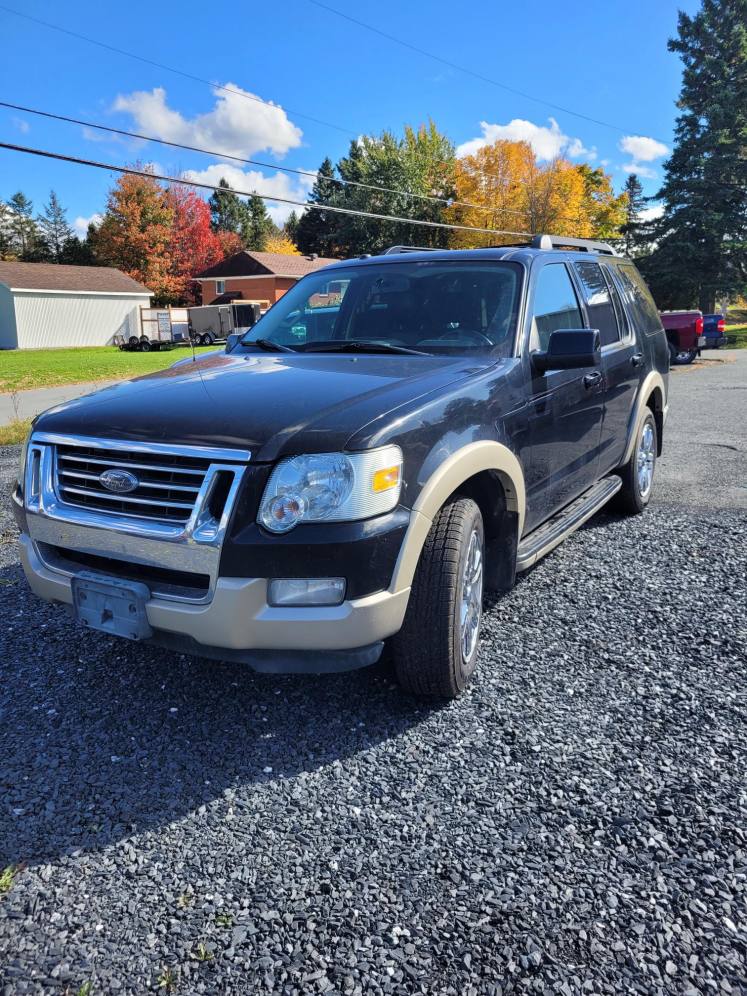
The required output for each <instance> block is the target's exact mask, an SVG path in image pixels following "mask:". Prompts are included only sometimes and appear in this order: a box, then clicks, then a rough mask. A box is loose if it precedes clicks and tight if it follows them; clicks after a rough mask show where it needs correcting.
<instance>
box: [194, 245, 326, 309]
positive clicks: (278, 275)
mask: <svg viewBox="0 0 747 996" xmlns="http://www.w3.org/2000/svg"><path fill="white" fill-rule="evenodd" d="M336 262H337V260H334V259H323V258H321V257H319V256H286V255H285V254H284V253H279V252H252V251H250V250H248V249H242V251H241V252H237V253H236V255H235V256H229V257H228V258H227V259H224V260H223V261H222V262H220V263H216V264H215V266H211V267H209V268H208V269H207V270H203V272H202V273H198V274H196V275H195V277H194V279H195V280H196V281H197V282H198V283H199V284H200V287H201V288H202V303H203V304H227V303H229V302H230V301H260V302H264V301H266V302H267V304H268V305H272V304H274V303H275V302H276V301H277V300H279V299H280V298H281V297H282V296H283V294H285V292H286V291H287V290H289V289H290V288H291V287H292V286H293V284H295V282H296V281H297V280H299V279H300V278H301V277H304V276H306V274H307V273H313V271H314V270H320V269H321V268H322V267H324V266H328V265H329V264H330V263H336Z"/></svg>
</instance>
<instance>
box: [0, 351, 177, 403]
mask: <svg viewBox="0 0 747 996" xmlns="http://www.w3.org/2000/svg"><path fill="white" fill-rule="evenodd" d="M187 355H188V350H186V349H172V350H170V351H167V352H152V353H124V352H120V350H118V349H117V348H116V347H115V346H90V347H84V348H82V349H12V350H0V392H2V393H10V392H11V391H28V390H31V389H32V388H35V387H57V386H58V385H60V384H80V383H83V382H84V381H89V380H127V379H128V378H129V377H138V376H139V375H140V374H146V373H152V372H153V371H154V370H162V369H163V368H164V367H170V366H171V364H172V363H176V361H177V360H181V359H183V358H184V357H185V356H187Z"/></svg>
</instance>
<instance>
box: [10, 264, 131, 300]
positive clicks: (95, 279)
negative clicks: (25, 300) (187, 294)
mask: <svg viewBox="0 0 747 996" xmlns="http://www.w3.org/2000/svg"><path fill="white" fill-rule="evenodd" d="M0 284H7V286H8V287H11V288H13V289H14V290H54V291H84V292H88V293H99V294H116V293H120V294H150V293H151V292H150V291H149V290H148V288H147V287H143V285H142V284H139V283H138V282H137V280H133V279H132V277H128V276H127V274H126V273H122V271H121V270H117V269H115V268H114V267H113V266H66V265H64V264H62V263H7V262H2V261H0Z"/></svg>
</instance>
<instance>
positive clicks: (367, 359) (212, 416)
mask: <svg viewBox="0 0 747 996" xmlns="http://www.w3.org/2000/svg"><path fill="white" fill-rule="evenodd" d="M484 370H485V361H484V360H475V359H474V358H471V357H463V356H461V357H443V356H404V355H403V356H395V355H389V354H356V355H352V356H351V355H349V354H324V355H320V354H313V355H312V354H297V355H293V354H289V353H278V354H274V353H273V354H266V353H262V354H257V353H250V354H247V353H242V354H239V355H236V354H226V353H217V354H211V355H209V356H206V357H204V358H203V359H201V360H197V361H196V362H195V363H190V362H181V363H179V364H177V365H176V366H173V367H169V368H168V369H166V370H162V371H160V372H158V373H154V374H149V375H147V376H145V377H139V378H138V379H136V380H131V381H125V382H123V383H121V384H115V385H114V386H112V387H107V388H104V389H103V390H101V391H97V392H95V393H94V394H89V395H86V396H85V397H82V398H78V399H76V400H75V401H69V402H66V403H65V404H62V405H58V406H56V407H55V408H50V409H49V410H48V411H46V412H44V414H43V415H41V416H40V417H39V419H38V421H37V423H36V424H35V428H37V429H40V430H44V431H45V432H59V433H66V434H72V435H87V436H99V437H101V438H104V439H107V438H108V439H122V440H128V439H129V440H143V441H148V442H158V443H181V444H192V445H196V446H199V445H205V446H229V447H237V448H241V449H249V450H251V452H252V457H253V459H254V460H258V461H264V460H275V459H276V458H277V457H278V456H280V455H283V454H285V453H289V452H295V453H298V452H320V451H324V450H338V449H343V448H344V446H345V442H346V441H347V440H348V439H349V438H350V436H351V435H352V434H353V433H354V432H356V431H357V430H358V429H360V428H361V427H362V426H364V425H366V424H367V423H369V422H371V421H372V420H374V419H380V418H381V417H382V416H384V415H387V414H388V413H390V412H393V411H394V410H395V409H397V408H398V407H400V406H401V405H404V404H407V403H412V402H413V401H414V400H416V399H417V398H419V397H422V396H424V395H427V394H429V393H431V392H433V391H439V390H442V389H443V388H444V387H445V386H446V385H448V384H450V383H452V382H454V381H455V380H458V379H460V378H463V377H465V376H468V375H470V374H472V373H477V372H479V371H484Z"/></svg>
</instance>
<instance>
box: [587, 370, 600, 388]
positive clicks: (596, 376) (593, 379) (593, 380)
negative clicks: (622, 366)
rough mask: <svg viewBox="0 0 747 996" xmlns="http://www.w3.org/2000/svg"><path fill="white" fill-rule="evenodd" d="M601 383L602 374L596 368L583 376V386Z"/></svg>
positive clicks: (588, 386) (590, 386) (594, 385)
mask: <svg viewBox="0 0 747 996" xmlns="http://www.w3.org/2000/svg"><path fill="white" fill-rule="evenodd" d="M601 383H602V375H601V374H600V373H599V371H598V370H595V371H594V372H593V373H590V374H586V376H585V377H584V387H586V388H592V387H596V386H597V385H598V384H601Z"/></svg>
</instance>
